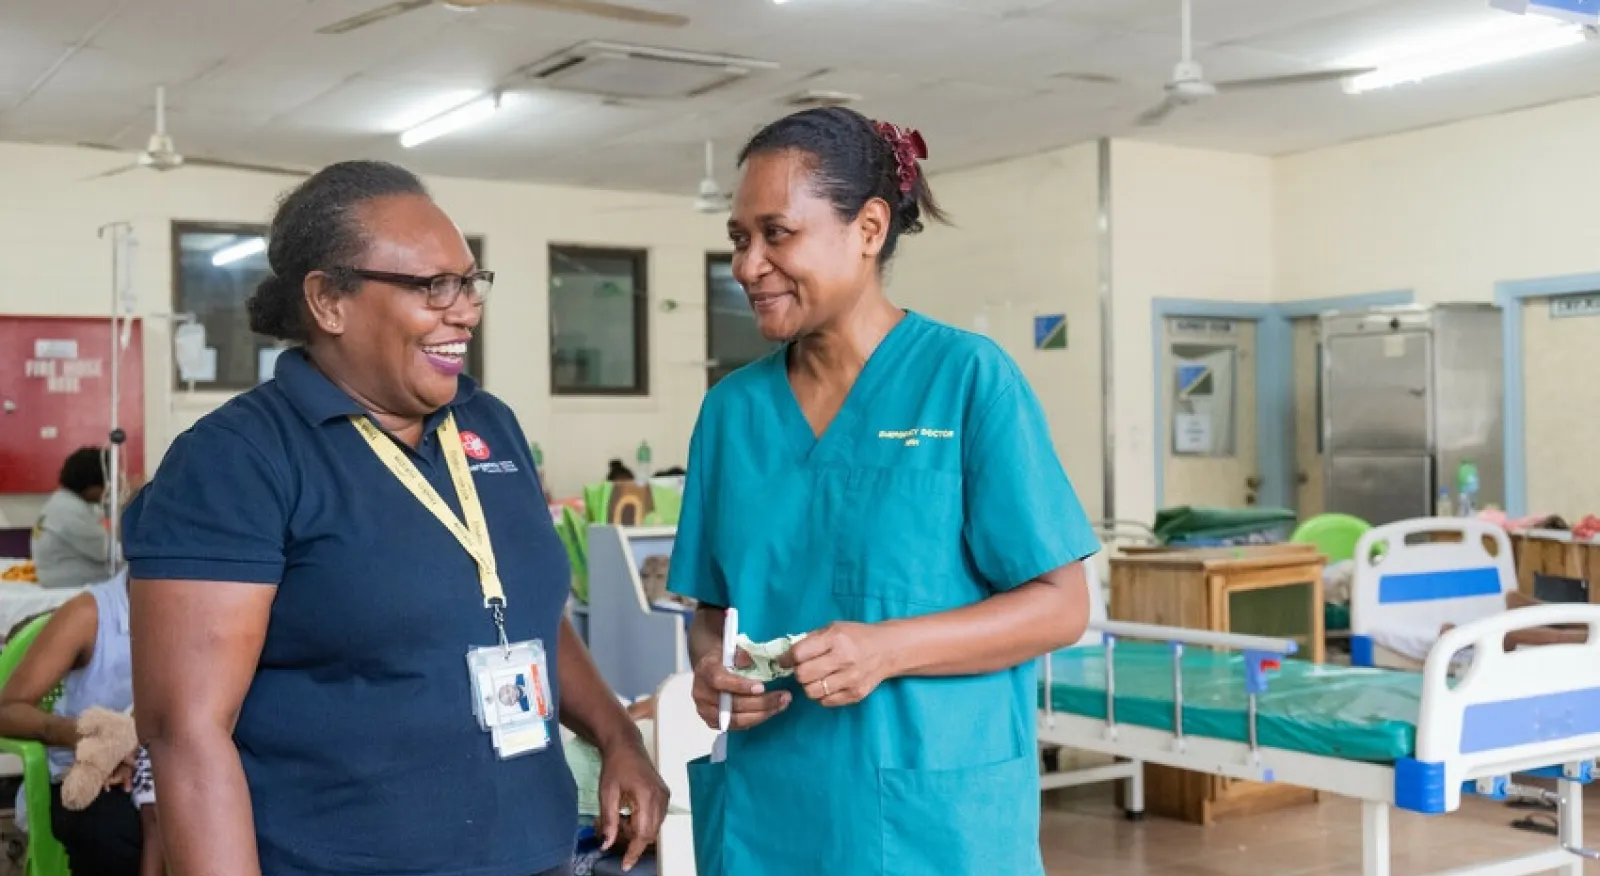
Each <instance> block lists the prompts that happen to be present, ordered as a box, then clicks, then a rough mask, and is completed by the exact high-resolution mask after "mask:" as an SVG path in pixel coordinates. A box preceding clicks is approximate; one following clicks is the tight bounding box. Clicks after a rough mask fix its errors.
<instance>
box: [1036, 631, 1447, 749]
mask: <svg viewBox="0 0 1600 876" xmlns="http://www.w3.org/2000/svg"><path fill="white" fill-rule="evenodd" d="M1115 654H1116V658H1115V659H1116V691H1117V715H1116V718H1117V723H1119V724H1134V725H1138V726H1141V727H1150V728H1154V729H1157V730H1168V731H1170V730H1172V729H1173V722H1172V711H1173V708H1172V652H1171V651H1170V650H1169V649H1168V647H1167V646H1166V645H1164V644H1154V643H1149V642H1127V641H1119V642H1117V645H1116V649H1115ZM1105 655H1106V651H1105V648H1104V647H1103V646H1099V645H1094V646H1085V647H1080V648H1070V649H1067V650H1065V651H1058V652H1056V653H1055V654H1052V655H1050V664H1051V670H1052V672H1053V674H1054V678H1053V679H1052V680H1051V683H1050V690H1049V696H1050V703H1051V705H1052V707H1053V708H1054V709H1055V710H1056V711H1057V712H1065V713H1068V714H1072V715H1081V716H1084V717H1088V718H1099V719H1104V718H1105V716H1106V671H1105V663H1106V661H1105ZM1244 679H1245V661H1244V656H1243V655H1242V654H1239V653H1237V652H1229V651H1212V650H1208V649H1204V648H1197V647H1187V648H1185V649H1184V654H1183V731H1184V733H1185V734H1186V735H1190V736H1210V737H1213V738H1218V739H1228V740H1232V741H1235V742H1249V741H1250V730H1249V713H1248V711H1247V710H1248V708H1249V706H1248V703H1249V699H1248V694H1247V693H1246V692H1245V687H1244ZM1044 684H1045V679H1044V673H1043V671H1042V670H1041V672H1040V674H1039V687H1040V702H1039V706H1040V708H1043V707H1044V693H1045V692H1044ZM1421 699H1422V675H1421V673H1416V672H1397V671H1394V670H1390V669H1368V668H1363V667H1353V666H1328V665H1317V664H1313V663H1308V662H1305V661H1303V660H1292V659H1290V660H1284V661H1283V665H1282V668H1280V669H1277V670H1273V671H1271V672H1270V673H1269V674H1268V683H1267V692H1266V693H1265V694H1262V695H1261V696H1260V697H1258V698H1257V700H1256V708H1257V716H1256V728H1257V732H1256V738H1257V740H1258V744H1260V745H1261V746H1262V747H1264V748H1281V749H1287V750H1290V751H1298V752H1303V753H1305V754H1315V755H1323V756H1326V757H1336V758H1340V759H1343V760H1356V761H1367V762H1373V763H1393V762H1394V761H1396V760H1399V759H1400V758H1404V757H1410V756H1411V755H1412V752H1413V749H1414V746H1415V744H1416V737H1417V712H1418V707H1419V705H1420V703H1421Z"/></svg>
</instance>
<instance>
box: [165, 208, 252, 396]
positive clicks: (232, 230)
mask: <svg viewBox="0 0 1600 876" xmlns="http://www.w3.org/2000/svg"><path fill="white" fill-rule="evenodd" d="M270 230H271V228H270V226H267V225H259V224H256V223H252V222H211V221H207V220H203V219H174V220H172V290H171V295H170V298H171V302H172V312H173V313H174V314H184V313H192V312H193V311H190V310H188V309H186V308H185V307H184V301H183V289H182V288H181V287H182V279H183V236H184V235H185V234H237V235H251V236H256V237H261V238H265V237H266V236H267V232H268V231H270ZM240 304H241V306H243V302H240ZM207 343H210V340H209V339H207ZM213 346H215V345H213ZM171 371H172V388H173V389H175V390H187V389H188V388H189V384H188V383H187V382H186V381H185V380H184V379H183V375H182V374H181V373H179V371H178V363H177V360H176V359H174V360H173V361H172V363H171ZM256 386H257V384H256V383H251V384H249V385H243V384H238V383H233V382H224V381H220V380H218V381H208V382H207V383H205V384H203V385H197V386H195V387H194V390H195V391H196V392H225V393H229V392H232V393H237V392H248V391H249V390H251V389H254V388H255V387H256Z"/></svg>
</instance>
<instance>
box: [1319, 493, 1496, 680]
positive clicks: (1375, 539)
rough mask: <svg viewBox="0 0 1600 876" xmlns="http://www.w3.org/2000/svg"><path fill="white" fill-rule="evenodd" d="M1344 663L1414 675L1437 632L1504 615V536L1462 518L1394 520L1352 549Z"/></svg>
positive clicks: (1491, 526) (1484, 524) (1369, 533)
mask: <svg viewBox="0 0 1600 876" xmlns="http://www.w3.org/2000/svg"><path fill="white" fill-rule="evenodd" d="M1354 560H1355V576H1354V578H1353V579H1352V581H1351V583H1350V662H1351V663H1353V664H1355V665H1357V666H1386V667H1389V668H1392V669H1411V670H1420V669H1421V668H1422V659H1423V657H1424V656H1426V655H1427V654H1428V653H1429V649H1430V648H1431V647H1432V646H1433V643H1434V641H1435V640H1437V639H1438V638H1439V630H1440V629H1441V628H1442V627H1443V626H1444V625H1445V624H1455V625H1457V626H1459V625H1461V624H1465V623H1471V622H1472V621H1476V620H1480V619H1483V618H1487V617H1493V616H1495V615H1498V614H1501V613H1503V612H1504V611H1505V610H1506V598H1505V595H1506V594H1507V593H1508V592H1511V591H1514V590H1516V589H1517V569H1516V562H1515V560H1514V559H1513V558H1512V554H1511V539H1510V537H1509V536H1507V535H1506V531H1505V530H1504V529H1503V528H1501V527H1499V526H1497V525H1495V524H1493V523H1489V522H1487V521H1483V520H1474V519H1471V518H1463V517H1426V518H1419V519H1415V520H1402V521H1399V522H1397V523H1390V524H1387V525H1384V526H1379V527H1375V528H1373V529H1370V530H1368V531H1367V532H1366V533H1365V534H1364V535H1363V536H1362V537H1361V540H1360V541H1358V542H1357V543H1356V553H1355V558H1354Z"/></svg>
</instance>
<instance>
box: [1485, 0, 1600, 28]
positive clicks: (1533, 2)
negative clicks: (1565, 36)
mask: <svg viewBox="0 0 1600 876" xmlns="http://www.w3.org/2000/svg"><path fill="white" fill-rule="evenodd" d="M1489 5H1490V6H1491V7H1493V8H1495V9H1504V10H1505V11H1507V12H1514V13H1516V14H1517V15H1527V14H1529V13H1532V14H1534V15H1548V16H1550V17H1551V18H1559V19H1561V20H1562V21H1573V22H1577V23H1578V24H1600V0H1489Z"/></svg>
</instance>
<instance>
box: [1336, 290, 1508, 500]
mask: <svg viewBox="0 0 1600 876" xmlns="http://www.w3.org/2000/svg"><path fill="white" fill-rule="evenodd" d="M1319 331H1320V333H1321V341H1320V342H1321V344H1322V363H1323V365H1322V367H1323V374H1322V396H1323V397H1322V412H1323V413H1322V437H1323V473H1324V477H1325V483H1326V509H1327V510H1328V511H1336V512H1343V513H1346V514H1353V515H1355V516H1357V517H1360V518H1362V519H1363V520H1366V521H1368V522H1369V523H1372V524H1373V525H1378V524H1382V523H1389V522H1392V521H1395V520H1403V519H1407V518H1411V517H1426V516H1429V515H1431V514H1433V513H1434V510H1435V508H1434V506H1435V501H1436V498H1437V496H1438V493H1439V488H1440V487H1441V486H1445V487H1448V488H1449V490H1450V494H1451V497H1452V499H1454V497H1455V488H1456V470H1457V468H1458V466H1460V464H1461V463H1462V462H1464V461H1470V462H1472V463H1473V464H1474V465H1476V467H1477V469H1478V479H1479V489H1478V494H1477V497H1476V501H1477V506H1478V507H1479V508H1482V507H1483V506H1484V505H1486V504H1491V503H1492V504H1495V505H1499V506H1500V507H1504V506H1505V475H1504V460H1503V456H1502V447H1503V446H1504V424H1503V422H1502V412H1503V410H1504V408H1503V406H1502V392H1503V386H1502V381H1501V335H1500V309H1499V308H1497V307H1494V306H1492V305H1479V304H1440V305H1426V306H1421V305H1408V306H1403V307H1381V308H1374V309H1372V310H1367V311H1360V312H1340V313H1329V314H1325V315H1324V316H1323V317H1322V319H1321V320H1320V325H1319Z"/></svg>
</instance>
